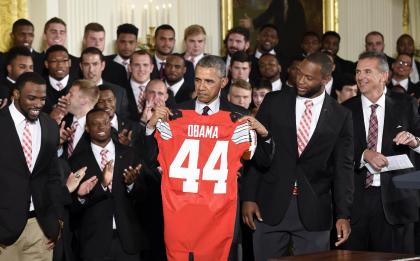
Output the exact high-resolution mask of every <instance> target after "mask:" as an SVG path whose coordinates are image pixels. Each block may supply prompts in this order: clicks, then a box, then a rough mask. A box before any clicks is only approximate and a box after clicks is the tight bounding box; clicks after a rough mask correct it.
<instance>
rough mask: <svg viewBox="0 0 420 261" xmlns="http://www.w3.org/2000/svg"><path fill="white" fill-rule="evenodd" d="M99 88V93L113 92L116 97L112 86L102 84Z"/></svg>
mask: <svg viewBox="0 0 420 261" xmlns="http://www.w3.org/2000/svg"><path fill="white" fill-rule="evenodd" d="M98 88H99V91H111V92H112V94H113V95H114V97H116V96H115V92H114V89H113V88H112V87H111V86H109V85H107V84H101V85H98Z"/></svg>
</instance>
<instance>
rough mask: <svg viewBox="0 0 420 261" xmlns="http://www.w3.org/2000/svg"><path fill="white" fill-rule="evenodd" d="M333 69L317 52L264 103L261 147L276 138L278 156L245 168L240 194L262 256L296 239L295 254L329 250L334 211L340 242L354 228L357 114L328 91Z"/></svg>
mask: <svg viewBox="0 0 420 261" xmlns="http://www.w3.org/2000/svg"><path fill="white" fill-rule="evenodd" d="M331 72H332V63H331V60H330V59H329V58H328V57H327V56H326V55H325V54H323V53H314V54H311V55H309V56H308V57H306V58H305V59H304V60H303V61H302V63H301V64H299V66H298V76H297V86H296V89H293V90H290V91H285V92H283V91H282V92H271V93H268V94H267V95H266V96H265V98H264V101H263V103H262V104H261V106H260V108H259V111H258V114H257V119H258V121H260V122H261V123H262V124H263V125H264V126H266V127H267V129H268V134H266V135H262V137H264V136H265V137H266V138H265V139H266V141H263V142H259V144H258V146H264V145H266V144H273V143H274V157H273V158H272V160H271V164H267V163H265V164H261V163H258V162H257V164H256V166H258V168H251V169H253V170H252V171H248V172H245V174H244V183H243V189H242V192H243V193H242V195H241V196H242V198H241V200H242V201H243V208H242V218H243V219H244V222H245V223H246V224H248V226H250V227H251V228H252V229H254V230H255V232H254V253H255V257H256V260H267V259H269V258H278V257H280V256H283V255H288V254H289V253H288V252H289V250H290V247H289V246H290V244H289V243H290V241H292V242H293V243H292V244H293V254H294V255H300V254H305V253H313V252H319V251H327V250H328V249H329V246H330V244H329V243H330V230H331V227H332V224H333V218H334V216H333V213H334V214H335V218H337V221H336V224H335V227H336V229H337V232H338V241H337V242H336V245H340V244H342V243H343V242H345V241H346V240H347V238H348V236H349V234H350V224H349V220H348V219H349V217H350V210H351V205H352V199H353V196H352V194H353V161H352V159H353V133H352V130H351V126H352V117H351V113H350V112H349V111H348V110H346V109H345V108H343V107H341V106H339V105H338V104H337V102H336V101H335V100H333V99H332V98H331V97H330V96H328V95H326V94H325V91H324V86H325V84H326V83H327V81H328V79H329V77H330V76H331ZM251 122H252V121H251ZM331 122H334V124H333V125H331V124H330V123H331ZM251 126H252V125H251ZM272 146H273V145H272ZM257 152H258V150H257ZM255 156H257V153H256V154H255ZM255 156H254V157H255ZM268 163H270V162H268ZM267 165H268V166H267ZM333 202H334V203H335V204H334V207H335V209H334V210H335V212H333V209H332V204H333ZM254 215H255V216H256V217H257V219H258V221H257V222H254Z"/></svg>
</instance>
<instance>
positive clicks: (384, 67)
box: [358, 52, 389, 72]
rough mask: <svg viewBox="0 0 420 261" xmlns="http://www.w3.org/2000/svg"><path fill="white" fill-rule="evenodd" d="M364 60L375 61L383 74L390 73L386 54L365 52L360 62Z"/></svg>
mask: <svg viewBox="0 0 420 261" xmlns="http://www.w3.org/2000/svg"><path fill="white" fill-rule="evenodd" d="M364 59H375V60H377V61H378V64H379V66H378V68H379V70H380V71H381V72H389V65H388V60H387V59H386V56H385V54H383V53H380V52H363V53H361V54H360V55H359V59H358V60H359V61H360V60H364Z"/></svg>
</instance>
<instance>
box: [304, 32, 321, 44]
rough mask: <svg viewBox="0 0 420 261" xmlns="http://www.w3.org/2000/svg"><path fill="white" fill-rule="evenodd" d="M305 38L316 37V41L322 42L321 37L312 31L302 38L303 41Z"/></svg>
mask: <svg viewBox="0 0 420 261" xmlns="http://www.w3.org/2000/svg"><path fill="white" fill-rule="evenodd" d="M305 37H315V38H316V39H318V41H320V42H321V37H319V35H318V34H317V33H315V32H312V31H307V32H305V33H304V34H303V36H302V39H304V38H305Z"/></svg>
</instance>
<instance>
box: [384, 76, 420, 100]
mask: <svg viewBox="0 0 420 261" xmlns="http://www.w3.org/2000/svg"><path fill="white" fill-rule="evenodd" d="M386 87H387V88H388V91H391V90H392V87H393V85H392V81H391V82H390V83H389V84H388V85H387V86H386ZM407 87H408V88H407V91H406V92H405V93H406V94H408V95H410V96H414V97H416V98H420V83H416V84H415V83H412V82H411V80H408V86H407Z"/></svg>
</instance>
